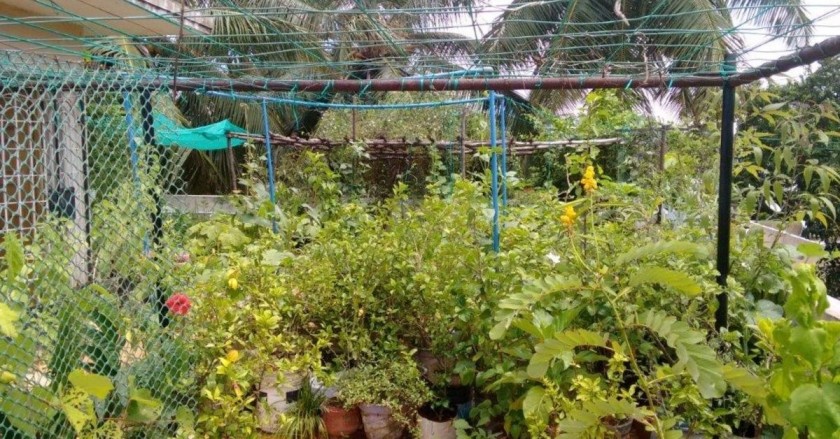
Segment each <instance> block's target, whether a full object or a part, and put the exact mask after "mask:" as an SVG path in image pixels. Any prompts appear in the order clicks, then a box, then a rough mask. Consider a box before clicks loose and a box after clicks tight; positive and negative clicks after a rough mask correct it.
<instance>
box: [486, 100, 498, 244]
mask: <svg viewBox="0 0 840 439" xmlns="http://www.w3.org/2000/svg"><path fill="white" fill-rule="evenodd" d="M487 105H488V107H489V112H490V198H491V200H492V203H493V251H494V252H496V253H498V252H499V247H500V243H499V176H498V173H499V165H498V158H497V157H496V92H494V91H492V90H491V91H490V98H489V99H487Z"/></svg>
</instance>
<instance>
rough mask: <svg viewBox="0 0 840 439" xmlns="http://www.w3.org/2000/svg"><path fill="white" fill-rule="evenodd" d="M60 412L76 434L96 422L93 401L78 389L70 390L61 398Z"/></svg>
mask: <svg viewBox="0 0 840 439" xmlns="http://www.w3.org/2000/svg"><path fill="white" fill-rule="evenodd" d="M60 404H61V411H62V412H64V416H65V417H66V418H67V421H69V422H70V425H72V426H73V429H74V430H76V433H77V434H81V432H82V430H84V429H85V427H86V426H87V425H88V424H89V423H91V422H93V421H95V420H96V413H95V412H94V411H93V400H92V399H91V398H90V396H88V395H87V394H85V393H84V392H82V391H81V390H78V389H70V390H69V391H67V393H65V394H64V395H62V396H61V401H60Z"/></svg>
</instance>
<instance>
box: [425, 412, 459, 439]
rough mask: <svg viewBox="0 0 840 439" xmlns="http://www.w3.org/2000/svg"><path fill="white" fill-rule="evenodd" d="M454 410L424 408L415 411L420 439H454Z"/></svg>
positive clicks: (455, 434) (455, 433)
mask: <svg viewBox="0 0 840 439" xmlns="http://www.w3.org/2000/svg"><path fill="white" fill-rule="evenodd" d="M454 420H455V410H450V409H442V410H432V409H431V408H430V407H428V406H424V407H422V408H420V410H418V411H417V424H418V427H419V428H420V439H455V437H456V436H457V432H456V431H455V425H454Z"/></svg>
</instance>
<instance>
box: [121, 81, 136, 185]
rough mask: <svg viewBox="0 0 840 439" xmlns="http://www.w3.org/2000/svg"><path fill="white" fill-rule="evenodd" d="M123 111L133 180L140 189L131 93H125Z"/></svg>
mask: <svg viewBox="0 0 840 439" xmlns="http://www.w3.org/2000/svg"><path fill="white" fill-rule="evenodd" d="M123 109H124V110H125V126H126V135H127V136H128V154H129V157H130V160H131V178H132V180H134V186H135V187H136V188H139V187H140V175H139V174H138V173H137V166H138V164H139V158H138V156H137V142H136V141H135V140H134V113H133V109H132V106H131V93H129V92H124V93H123Z"/></svg>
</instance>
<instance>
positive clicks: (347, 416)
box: [321, 404, 362, 439]
mask: <svg viewBox="0 0 840 439" xmlns="http://www.w3.org/2000/svg"><path fill="white" fill-rule="evenodd" d="M321 417H322V418H324V425H326V427H327V435H329V437H330V439H338V438H346V437H351V436H353V433H355V432H357V431H359V429H360V428H362V416H361V413H360V412H359V408H358V407H353V408H350V409H346V408H344V407H342V406H340V405H337V404H325V405H324V407H323V408H322V410H321Z"/></svg>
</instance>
